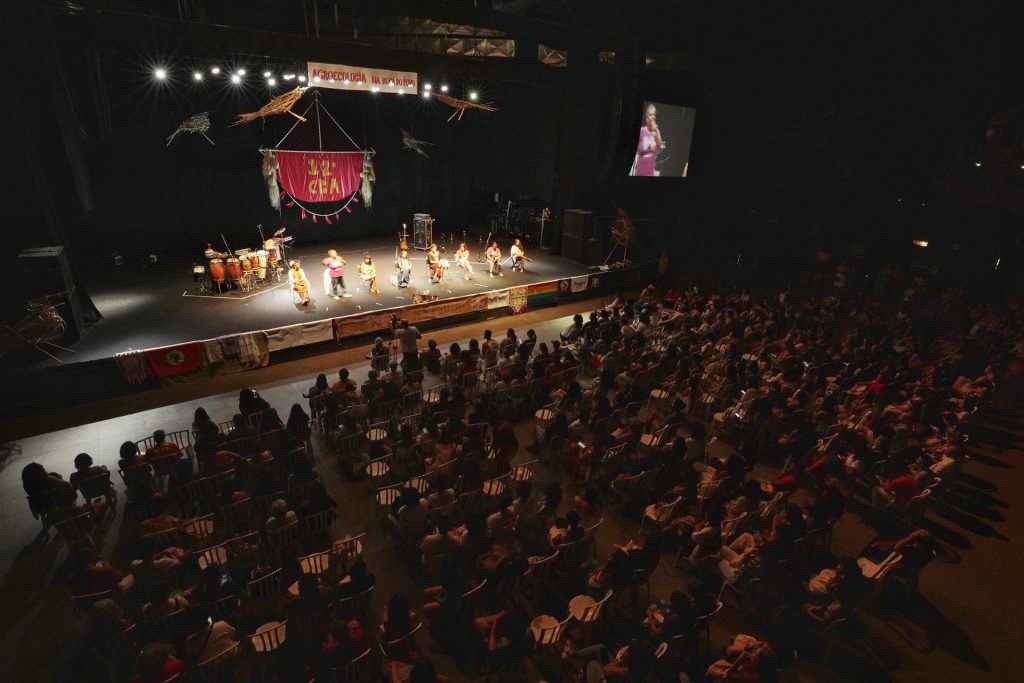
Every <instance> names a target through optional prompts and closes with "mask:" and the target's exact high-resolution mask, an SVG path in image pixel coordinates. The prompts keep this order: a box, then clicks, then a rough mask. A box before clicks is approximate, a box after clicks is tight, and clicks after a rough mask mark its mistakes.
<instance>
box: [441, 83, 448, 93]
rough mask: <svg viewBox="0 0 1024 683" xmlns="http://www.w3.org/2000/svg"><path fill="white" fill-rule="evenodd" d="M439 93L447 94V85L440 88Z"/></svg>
mask: <svg viewBox="0 0 1024 683" xmlns="http://www.w3.org/2000/svg"><path fill="white" fill-rule="evenodd" d="M441 92H448V85H447V84H445V85H442V86H441Z"/></svg>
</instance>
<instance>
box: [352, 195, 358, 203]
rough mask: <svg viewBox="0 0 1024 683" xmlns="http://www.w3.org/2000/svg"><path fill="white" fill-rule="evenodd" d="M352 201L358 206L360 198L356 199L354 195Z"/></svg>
mask: <svg viewBox="0 0 1024 683" xmlns="http://www.w3.org/2000/svg"><path fill="white" fill-rule="evenodd" d="M352 201H354V202H355V203H356V204H358V203H359V197H356V196H355V195H352Z"/></svg>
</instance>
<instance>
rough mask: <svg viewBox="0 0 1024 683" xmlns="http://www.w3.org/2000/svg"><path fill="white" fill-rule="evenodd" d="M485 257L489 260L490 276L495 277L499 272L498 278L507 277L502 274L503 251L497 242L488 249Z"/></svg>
mask: <svg viewBox="0 0 1024 683" xmlns="http://www.w3.org/2000/svg"><path fill="white" fill-rule="evenodd" d="M484 256H485V257H486V258H487V272H488V273H489V274H490V276H491V277H494V273H495V272H497V273H498V277H505V274H504V273H502V272H501V249H499V248H498V243H497V242H491V246H489V247H487V251H485V252H484Z"/></svg>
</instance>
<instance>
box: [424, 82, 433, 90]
mask: <svg viewBox="0 0 1024 683" xmlns="http://www.w3.org/2000/svg"><path fill="white" fill-rule="evenodd" d="M423 89H424V90H433V89H434V86H432V85H431V84H430V83H424V84H423Z"/></svg>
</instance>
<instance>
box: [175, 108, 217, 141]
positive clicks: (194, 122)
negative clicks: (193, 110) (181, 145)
mask: <svg viewBox="0 0 1024 683" xmlns="http://www.w3.org/2000/svg"><path fill="white" fill-rule="evenodd" d="M208 130H210V112H208V111H204V112H200V113H198V114H193V115H192V116H190V117H188V118H187V119H185V120H184V121H182V122H181V125H180V126H178V127H177V128H176V129H175V131H174V132H173V133H171V134H170V135H169V136H168V137H167V144H166V145H165V146H166V147H170V146H171V141H173V140H174V138H175V137H177V135H178V133H199V134H200V135H202V136H203V137H204V138H206V141H207V142H209V143H210V144H211V145H212V144H213V140H211V139H210V138H209V137H208V136H207V135H206V131H208Z"/></svg>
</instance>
